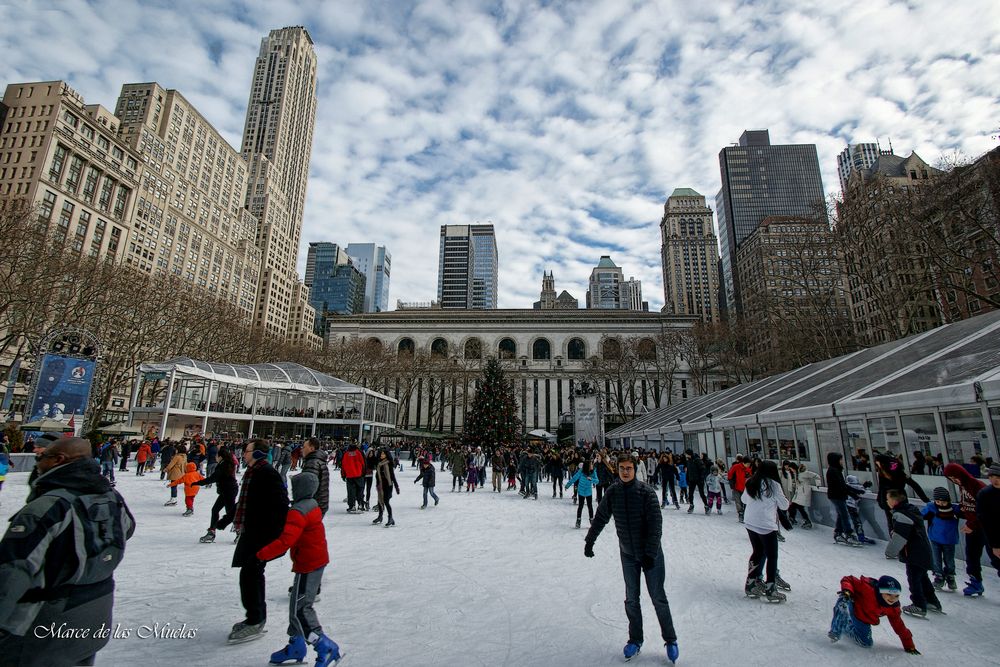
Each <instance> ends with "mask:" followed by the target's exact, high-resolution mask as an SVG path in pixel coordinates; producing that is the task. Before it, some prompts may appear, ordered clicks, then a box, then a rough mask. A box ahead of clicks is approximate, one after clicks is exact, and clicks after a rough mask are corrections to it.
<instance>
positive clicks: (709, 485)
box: [705, 466, 723, 514]
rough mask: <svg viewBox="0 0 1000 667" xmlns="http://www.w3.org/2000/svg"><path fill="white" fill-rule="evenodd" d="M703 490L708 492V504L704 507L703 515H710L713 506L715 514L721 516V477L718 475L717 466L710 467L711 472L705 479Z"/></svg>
mask: <svg viewBox="0 0 1000 667" xmlns="http://www.w3.org/2000/svg"><path fill="white" fill-rule="evenodd" d="M705 488H706V489H707V490H708V504H707V505H705V514H711V513H712V504H713V503H714V504H715V512H716V514H722V490H723V486H722V476H721V475H719V468H718V466H712V470H711V471H710V472H709V473H708V477H706V478H705Z"/></svg>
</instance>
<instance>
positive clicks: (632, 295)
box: [621, 276, 649, 310]
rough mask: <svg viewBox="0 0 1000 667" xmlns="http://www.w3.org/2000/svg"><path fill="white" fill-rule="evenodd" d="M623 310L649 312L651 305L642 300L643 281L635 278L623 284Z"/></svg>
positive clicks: (631, 277)
mask: <svg viewBox="0 0 1000 667" xmlns="http://www.w3.org/2000/svg"><path fill="white" fill-rule="evenodd" d="M621 291H622V308H623V309H624V310H649V303H647V302H645V301H643V300H642V281H641V280H636V279H635V277H634V276H629V279H628V280H626V281H624V282H623V283H622V284H621Z"/></svg>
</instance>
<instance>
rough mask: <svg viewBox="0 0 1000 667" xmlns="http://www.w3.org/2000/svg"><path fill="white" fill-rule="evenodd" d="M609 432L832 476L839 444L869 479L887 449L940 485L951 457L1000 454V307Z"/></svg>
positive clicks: (624, 440) (849, 463) (624, 442)
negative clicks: (829, 459) (829, 463)
mask: <svg viewBox="0 0 1000 667" xmlns="http://www.w3.org/2000/svg"><path fill="white" fill-rule="evenodd" d="M607 437H608V439H609V440H610V441H611V442H612V444H613V445H615V446H618V447H632V448H635V447H645V448H647V449H649V448H653V449H662V448H664V446H665V444H666V443H668V442H670V441H673V442H675V443H676V441H678V440H680V439H683V442H684V448H685V449H687V448H690V449H692V450H694V451H696V452H707V453H708V455H709V457H710V458H712V459H713V460H714V459H716V458H721V459H725V460H726V461H727V463H732V461H733V459H734V458H735V457H736V455H737V454H749V455H756V456H759V457H761V458H767V459H772V460H784V459H791V460H794V461H798V462H801V463H804V464H805V465H806V466H807V467H808V468H810V469H812V470H813V471H815V472H817V473H820V474H821V475H822V474H823V473H824V472H825V466H826V454H827V453H828V452H832V451H836V452H841V453H842V454H844V461H845V465H846V467H847V472H848V473H849V474H855V475H857V476H858V477H859V478H860V479H861V480H862V481H865V480H871V475H872V468H873V465H872V461H873V459H874V457H875V455H877V454H881V453H888V454H892V455H894V456H900V457H902V459H903V461H904V462H905V464H906V466H907V469H908V470H912V469H913V465H914V463H916V464H917V467H916V470H915V472H916V474H915V475H914V476H915V478H916V479H917V481H918V482H920V484H921V485H922V486H923V487H924V488H925V489H931V488H933V487H934V486H939V485H942V483H943V478H942V477H940V476H939V475H940V474H941V472H940V469H941V467H943V464H947V463H950V462H957V463H962V464H969V463H971V462H972V457H973V456H981V457H983V458H984V459H985V458H990V457H992V458H993V459H994V460H996V459H997V458H998V448H997V441H998V439H1000V311H995V312H992V313H987V314H985V315H981V316H979V317H974V318H970V319H967V320H963V321H961V322H956V323H954V324H946V325H944V326H941V327H938V328H936V329H932V330H930V331H927V332H924V333H921V334H916V335H913V336H908V337H906V338H903V339H900V340H896V341H893V342H890V343H886V344H884V345H880V346H878V347H872V348H867V349H863V350H859V351H858V352H855V353H852V354H848V355H844V356H841V357H836V358H833V359H827V360H825V361H821V362H817V363H813V364H809V365H807V366H803V367H801V368H797V369H795V370H792V371H789V372H787V373H783V374H781V375H776V376H772V377H769V378H765V379H762V380H758V381H756V382H750V383H746V384H742V385H737V386H735V387H731V388H729V389H725V390H723V391H717V392H713V393H711V394H706V395H704V396H699V397H697V398H693V399H690V400H687V401H684V402H683V403H677V404H674V405H669V406H665V407H662V408H660V409H658V410H655V411H653V412H650V413H647V414H645V415H643V416H642V417H639V418H638V419H635V420H633V421H631V422H629V423H627V424H624V425H623V426H621V427H619V428H617V429H615V430H614V431H611V432H610V433H608V436H607ZM921 465H923V472H922V473H921V472H920V471H921ZM935 478H936V479H935Z"/></svg>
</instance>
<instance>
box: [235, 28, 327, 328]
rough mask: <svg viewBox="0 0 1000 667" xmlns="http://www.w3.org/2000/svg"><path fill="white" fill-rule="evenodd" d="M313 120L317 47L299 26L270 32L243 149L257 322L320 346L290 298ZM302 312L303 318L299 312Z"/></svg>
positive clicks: (254, 87) (256, 69) (295, 279)
mask: <svg viewBox="0 0 1000 667" xmlns="http://www.w3.org/2000/svg"><path fill="white" fill-rule="evenodd" d="M315 124H316V51H315V49H314V48H313V42H312V38H311V37H310V36H309V33H308V32H307V31H306V30H305V28H302V27H300V26H297V27H289V28H281V29H278V30H272V31H271V33H270V34H269V35H268V36H267V37H266V38H264V39H263V40H261V44H260V51H259V53H258V56H257V62H256V65H255V66H254V74H253V81H252V83H251V88H250V98H249V101H248V103H247V115H246V123H245V125H244V128H243V146H242V149H241V152H242V154H243V158H244V160H246V162H247V163H248V164H249V167H250V173H249V183H248V187H247V193H246V206H247V208H248V209H249V210H250V212H251V213H253V214H254V215H255V216H256V217H257V219H258V220H259V225H258V227H257V246H258V247H259V248H260V250H261V253H262V262H261V263H262V266H261V272H260V286H259V288H258V291H257V312H256V316H255V318H254V323H255V325H256V326H258V327H259V328H261V329H262V330H264V331H265V332H267V333H269V334H271V335H275V336H281V337H286V338H288V339H290V340H293V341H298V340H301V341H302V342H305V343H309V344H313V345H315V344H318V342H319V339H318V338H313V337H312V336H311V331H312V326H311V323H310V322H308V320H309V315H310V314H309V309H308V308H297V307H294V306H293V305H292V303H291V299H292V296H293V294H299V295H304V294H305V292H304V291H302V290H298V289H296V287H295V285H296V283H297V282H298V275H297V274H296V271H295V264H296V258H297V256H298V250H299V239H300V237H301V234H302V215H303V208H304V206H305V199H306V183H307V181H308V177H309V159H310V156H311V155H312V140H313V128H314V126H315ZM299 314H301V315H302V317H299V316H298V315H299Z"/></svg>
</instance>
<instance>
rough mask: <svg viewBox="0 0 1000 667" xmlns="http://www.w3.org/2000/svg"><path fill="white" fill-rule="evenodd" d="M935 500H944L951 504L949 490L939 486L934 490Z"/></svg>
mask: <svg viewBox="0 0 1000 667" xmlns="http://www.w3.org/2000/svg"><path fill="white" fill-rule="evenodd" d="M934 500H944V501H945V502H949V503H950V502H951V494H950V493H948V489H946V488H944V487H943V486H938V487H936V488H935V489H934Z"/></svg>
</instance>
